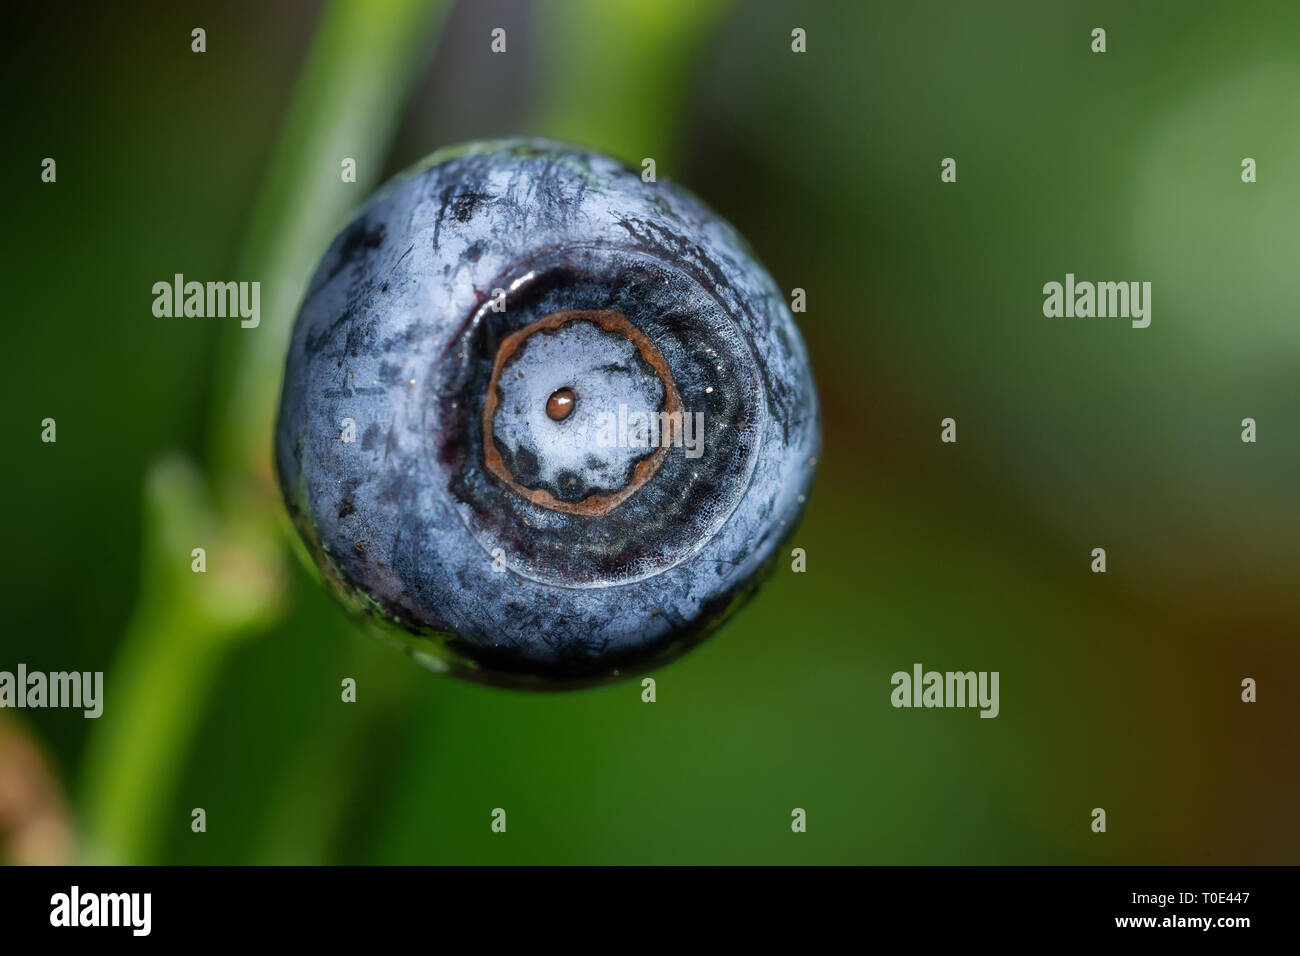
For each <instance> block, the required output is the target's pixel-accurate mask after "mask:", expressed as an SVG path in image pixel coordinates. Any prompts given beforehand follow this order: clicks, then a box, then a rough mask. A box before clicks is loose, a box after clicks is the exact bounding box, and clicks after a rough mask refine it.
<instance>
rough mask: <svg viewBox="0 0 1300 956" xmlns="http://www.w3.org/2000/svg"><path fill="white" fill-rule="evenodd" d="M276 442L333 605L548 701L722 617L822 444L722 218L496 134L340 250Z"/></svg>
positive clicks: (662, 656) (291, 363)
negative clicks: (549, 695)
mask: <svg viewBox="0 0 1300 956" xmlns="http://www.w3.org/2000/svg"><path fill="white" fill-rule="evenodd" d="M353 438H354V440H350V439H353ZM275 444H276V449H275V450H276V463H277V470H278V473H279V479H280V485H281V488H282V490H283V493H284V498H285V502H286V504H287V506H288V510H289V513H290V515H291V516H292V518H293V520H294V523H295V525H296V526H297V528H298V530H299V532H300V534H301V535H302V537H303V540H304V541H305V542H306V544H307V546H308V549H309V551H310V552H311V555H312V557H313V559H314V560H315V562H316V564H317V565H318V566H319V567H320V568H321V569H322V571H323V572H324V574H325V577H326V579H327V581H328V582H329V583H330V585H331V586H332V589H333V590H334V591H335V593H337V594H338V595H339V597H340V598H341V599H342V600H343V601H344V603H345V604H346V605H348V606H349V607H351V608H353V609H355V610H358V611H361V612H363V613H365V614H366V615H368V616H370V617H371V618H373V619H375V620H377V621H378V622H379V623H380V625H381V626H380V628H379V630H380V633H382V634H384V635H388V636H390V637H395V638H400V643H401V644H402V646H403V647H405V648H406V649H407V650H408V651H410V652H411V653H412V655H413V656H415V657H416V658H417V659H418V660H420V661H421V662H422V663H424V664H425V665H426V666H429V667H432V668H434V669H437V670H445V671H449V672H451V673H454V674H456V675H458V676H461V677H465V678H468V679H471V680H478V681H483V682H486V683H493V684H500V685H508V686H525V687H567V686H581V685H585V684H595V683H600V682H602V681H606V680H610V679H613V678H617V677H619V676H630V675H631V674H634V673H638V672H643V671H645V670H647V669H649V668H651V667H653V666H656V665H658V664H661V663H663V662H665V661H668V660H670V659H672V658H674V657H676V656H677V655H679V654H681V653H682V652H684V651H685V650H686V649H688V648H689V647H691V646H693V645H694V644H696V643H698V642H699V641H700V640H702V639H703V638H704V637H705V636H706V635H707V634H708V633H709V632H710V631H711V630H713V629H714V628H715V627H717V626H718V625H719V624H720V623H721V622H722V621H723V620H724V619H725V618H726V617H727V616H728V614H730V612H731V611H732V610H734V609H735V608H736V607H737V606H739V604H740V603H741V601H742V599H743V598H744V597H746V596H748V595H749V594H750V593H751V592H752V590H753V588H754V587H755V586H756V585H757V583H758V582H759V580H760V579H761V577H762V575H763V572H764V571H765V570H767V569H768V568H770V567H771V566H772V565H773V563H774V561H775V560H776V557H777V552H778V548H779V547H780V545H781V543H782V541H783V540H784V539H785V538H786V537H787V536H788V535H789V534H790V532H792V531H793V530H794V527H795V523H796V522H797V520H798V517H799V514H800V511H801V510H802V506H803V502H804V499H805V495H806V494H807V491H808V487H809V484H810V482H811V480H812V475H813V469H814V465H815V462H816V456H817V455H818V452H819V445H820V431H819V424H818V408H817V395H816V391H815V390H814V387H813V381H812V374H811V371H810V369H809V366H808V358H807V354H806V353H805V350H804V346H803V342H802V340H801V339H800V337H799V333H798V331H797V329H796V328H795V325H794V321H793V319H792V317H791V315H790V312H789V309H788V308H787V306H786V304H785V300H784V298H783V297H782V295H781V293H780V291H779V290H778V289H777V288H776V286H775V284H774V283H773V282H772V279H771V278H770V277H769V276H768V275H767V273H766V272H765V271H764V270H763V268H762V266H760V265H759V264H758V262H756V261H755V259H754V258H753V255H752V253H751V252H750V250H749V249H748V247H747V246H746V244H745V242H744V240H743V239H742V238H741V237H740V236H739V235H737V233H736V232H735V230H734V229H732V228H731V226H729V225H728V224H727V223H726V222H724V221H722V220H721V219H720V218H718V216H717V215H715V214H714V213H713V212H711V211H710V210H708V209H707V208H706V207H705V206H704V205H703V204H702V203H700V201H699V200H697V199H695V198H694V197H693V196H691V195H690V194H689V193H687V192H685V191H684V190H682V189H681V188H679V187H677V186H674V185H672V184H669V183H666V182H663V181H660V182H658V183H645V182H643V181H642V180H641V177H640V175H639V174H638V172H636V171H635V170H632V169H629V168H628V167H626V166H624V165H622V164H621V163H618V162H616V161H614V160H612V159H609V158H607V157H605V156H601V155H599V154H596V153H591V152H586V151H583V150H580V149H576V148H573V147H569V146H564V145H560V144H557V143H552V142H547V141H539V140H507V141H498V142H487V143H473V144H470V145H467V146H461V147H457V148H454V149H451V150H446V151H443V152H440V153H437V154H435V155H434V156H433V157H431V158H430V159H429V160H428V161H426V162H425V163H423V164H422V165H421V166H419V167H418V168H416V169H414V170H412V171H410V172H408V173H407V174H405V175H403V176H401V177H399V178H398V179H396V180H395V181H394V182H392V183H390V184H389V185H388V186H387V187H385V188H384V189H383V190H381V191H380V192H379V193H378V194H377V195H376V196H374V197H373V198H372V199H371V200H370V201H369V202H368V203H367V204H366V206H365V207H364V208H363V209H362V210H361V212H360V213H359V214H358V215H357V217H356V218H355V220H354V221H353V222H352V223H351V225H349V226H348V227H347V228H346V229H345V230H344V231H343V232H342V234H340V235H339V236H338V237H337V238H336V239H335V240H334V243H333V244H332V245H331V247H330V248H329V250H328V251H327V252H326V253H325V256H324V258H323V259H322V260H321V263H320V265H319V267H318V268H317V270H316V273H315V276H314V277H313V278H312V281H311V283H310V285H309V287H308V289H307V292H306V296H305V299H304V301H303V304H302V308H301V310H300V312H299V315H298V319H297V323H296V325H295V326H294V331H293V338H292V342H291V345H290V350H289V356H288V360H287V363H286V370H285V381H284V392H283V395H282V398H281V404H280V416H279V422H278V425H277V430H276V439H275Z"/></svg>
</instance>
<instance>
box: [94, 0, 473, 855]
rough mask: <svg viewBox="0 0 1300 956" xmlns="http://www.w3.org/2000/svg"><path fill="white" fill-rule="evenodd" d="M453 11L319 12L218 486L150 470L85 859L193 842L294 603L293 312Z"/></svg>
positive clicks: (227, 388)
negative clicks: (211, 746) (206, 714)
mask: <svg viewBox="0 0 1300 956" xmlns="http://www.w3.org/2000/svg"><path fill="white" fill-rule="evenodd" d="M448 5H449V4H448V0H336V2H334V3H332V4H331V5H330V6H329V7H328V8H327V10H326V12H325V13H324V15H323V17H322V19H321V23H320V26H319V28H318V30H317V34H316V37H315V39H314V41H313V43H312V48H311V51H310V53H309V54H308V58H307V62H306V64H305V66H304V69H303V73H302V76H301V78H300V80H299V84H298V87H297V89H296V91H295V94H294V100H293V105H292V107H291V109H290V112H289V116H288V119H287V121H286V124H285V128H284V131H283V133H282V135H281V138H280V141H279V143H278V146H277V148H276V150H275V153H274V155H273V157H272V160H271V164H270V168H269V171H268V174H267V179H266V181H265V184H264V186H263V189H262V192H261V194H260V196H259V198H258V201H257V204H256V206H255V210H254V215H253V219H252V223H251V226H250V230H249V235H248V237H247V241H246V243H245V245H244V247H243V248H244V251H243V255H242V257H241V260H240V261H241V264H240V266H239V269H238V271H237V273H236V275H237V278H238V279H239V280H240V281H257V282H260V283H261V291H262V297H261V309H260V312H261V321H260V324H259V325H258V326H257V327H256V328H248V329H244V328H238V327H236V328H235V329H234V330H233V331H232V332H231V334H232V335H233V336H235V342H234V348H233V350H232V351H231V353H230V355H229V356H228V360H227V361H226V363H225V367H224V369H223V372H222V374H221V375H220V376H219V378H218V387H217V393H216V395H215V398H214V409H215V420H214V429H213V444H212V448H211V455H210V460H209V461H210V465H211V468H212V474H213V476H214V477H215V479H216V480H214V481H212V482H209V483H208V485H207V486H206V487H205V485H204V483H203V482H202V481H201V480H200V479H199V478H198V476H197V474H196V473H195V472H194V471H193V469H192V468H190V467H189V466H187V465H185V464H184V463H182V462H176V461H166V462H162V463H160V464H159V465H158V466H157V467H155V468H154V469H153V470H152V472H151V475H150V479H149V483H148V488H147V492H146V503H145V525H146V528H145V535H144V538H143V540H142V548H143V555H142V562H143V569H144V570H143V573H142V575H141V594H140V597H139V600H138V603H137V607H136V610H135V613H134V616H133V618H132V620H131V623H130V625H129V626H128V628H127V633H126V635H125V637H124V639H123V642H122V645H121V647H120V649H119V657H118V660H117V661H116V662H115V664H114V666H113V668H112V670H111V672H110V673H109V675H108V677H109V681H108V688H107V689H106V694H105V706H104V715H103V716H102V717H101V718H100V720H99V722H98V725H97V726H96V727H95V732H94V733H93V735H92V737H91V740H90V742H89V746H88V752H87V755H86V763H85V771H84V785H85V788H86V790H85V812H86V826H87V832H88V836H87V840H88V853H89V855H90V858H91V859H94V860H96V861H100V862H114V863H148V862H152V861H153V860H154V858H155V856H156V853H157V849H158V846H159V845H160V840H161V836H162V834H164V833H166V832H177V833H188V832H189V830H188V825H189V817H188V815H186V816H185V817H184V818H181V819H168V818H167V811H168V808H169V806H170V802H171V799H172V797H173V794H174V791H175V785H176V781H177V777H178V775H179V772H180V770H181V769H182V767H183V763H184V756H185V754H186V752H187V751H188V749H189V745H190V741H191V740H192V738H193V735H194V731H195V729H196V728H197V726H198V723H199V721H200V719H201V716H202V714H203V711H204V702H205V701H206V699H207V696H208V691H209V689H210V687H211V685H212V683H213V681H214V680H215V679H216V676H217V675H218V674H219V671H220V666H221V663H222V661H223V659H224V657H225V655H226V653H227V652H228V651H229V650H230V649H231V647H233V646H234V644H235V642H236V641H237V640H238V639H239V638H240V637H241V636H246V635H249V634H251V633H254V632H255V631H256V630H258V629H259V628H265V627H266V626H267V625H268V624H269V623H270V622H271V621H273V620H274V619H275V617H276V615H277V614H278V612H279V611H280V609H281V606H282V604H283V601H284V593H283V591H284V588H283V580H284V574H283V568H282V561H283V557H284V547H283V540H282V538H281V525H280V518H279V506H278V499H277V496H276V494H275V491H274V482H273V480H272V477H271V465H270V447H271V434H272V427H273V423H274V419H275V409H276V404H277V402H276V400H277V396H278V392H279V387H280V378H281V374H282V372H283V365H284V357H285V353H286V350H287V348H288V341H289V334H290V331H291V329H292V326H293V319H294V311H295V307H296V305H297V302H298V298H299V297H300V295H301V294H302V291H303V289H304V287H305V285H306V283H307V280H308V279H309V277H310V273H311V269H312V266H313V265H314V264H315V262H316V260H317V258H318V257H319V256H320V254H321V252H323V250H324V248H325V246H326V245H327V244H328V243H329V241H330V240H331V239H332V238H333V236H334V234H335V233H336V232H337V230H338V228H339V227H340V226H341V225H342V224H343V221H344V219H345V217H346V215H347V213H348V212H349V210H351V209H352V208H353V207H355V206H356V205H358V204H360V202H361V201H362V200H363V199H364V198H365V197H366V196H367V195H368V193H369V192H370V189H371V187H372V186H373V185H374V184H375V183H376V182H378V179H379V176H380V174H381V172H382V165H383V161H384V157H385V156H386V154H387V152H388V148H389V145H390V141H391V139H392V136H393V133H394V131H395V130H396V127H397V123H398V121H399V119H400V116H401V110H402V107H403V105H404V103H405V100H406V95H407V93H408V92H409V89H410V86H411V83H412V81H413V80H414V78H415V77H416V76H418V75H419V73H420V71H421V70H422V68H423V66H424V64H425V62H426V60H427V57H428V56H429V55H431V54H432V52H433V48H434V46H435V45H436V41H437V35H438V28H439V25H440V23H441V20H442V18H443V17H444V16H445V14H446V11H447V8H448ZM345 158H346V159H353V160H355V161H356V179H357V181H356V182H355V183H350V182H344V181H343V179H342V176H341V171H342V165H341V164H342V161H343V160H344V159H345ZM195 547H203V548H205V550H206V552H207V560H208V562H209V563H210V567H209V568H208V569H207V571H206V572H204V573H195V572H193V571H192V570H191V566H190V563H191V560H192V559H191V551H192V549H193V548H195ZM182 828H184V829H182Z"/></svg>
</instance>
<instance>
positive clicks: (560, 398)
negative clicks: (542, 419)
mask: <svg viewBox="0 0 1300 956" xmlns="http://www.w3.org/2000/svg"><path fill="white" fill-rule="evenodd" d="M574 400H575V397H574V394H573V389H571V388H560V389H556V390H555V391H554V392H552V393H551V397H550V398H548V399H547V400H546V414H547V415H549V416H550V417H551V419H552V420H553V421H557V422H559V421H563V420H564V419H566V418H568V417H569V413H570V412H572V411H573V403H574Z"/></svg>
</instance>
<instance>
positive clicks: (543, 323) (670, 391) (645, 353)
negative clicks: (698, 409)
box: [483, 309, 682, 517]
mask: <svg viewBox="0 0 1300 956" xmlns="http://www.w3.org/2000/svg"><path fill="white" fill-rule="evenodd" d="M570 322H590V323H592V324H593V325H596V326H599V327H600V328H602V329H604V330H605V331H606V332H618V333H620V334H622V335H625V336H627V339H628V341H630V342H631V343H632V344H633V345H635V346H636V347H637V350H638V351H639V352H640V353H641V358H642V359H644V360H645V363H646V364H647V365H649V366H650V368H651V369H653V370H654V373H655V374H656V375H658V376H659V380H660V381H661V382H662V383H663V386H664V407H663V411H664V413H665V414H666V415H667V421H668V428H667V435H661V436H660V441H659V447H658V448H656V449H655V450H654V452H653V453H652V454H651V455H649V456H648V457H646V458H643V459H642V460H641V461H639V462H637V464H636V467H635V468H634V469H633V471H632V478H631V480H630V481H629V482H628V483H627V484H626V485H624V486H623V487H622V488H620V489H618V490H617V491H615V492H612V493H610V494H603V495H588V496H587V497H586V498H583V499H582V500H581V501H573V502H569V501H561V500H560V499H559V498H556V497H555V496H554V495H553V494H551V493H550V492H549V491H547V490H546V489H545V488H526V487H524V486H523V485H521V484H520V483H519V482H518V481H517V480H516V479H515V476H514V475H513V474H512V473H511V471H510V469H509V468H507V467H506V464H505V462H504V461H503V460H502V458H501V452H499V451H498V450H497V446H496V443H495V442H494V441H493V440H492V419H493V418H494V417H495V415H496V410H497V405H498V404H499V403H500V401H501V399H500V397H499V396H498V394H497V383H498V382H499V381H500V379H501V370H502V369H503V368H504V367H505V364H506V362H508V361H509V360H510V358H511V357H512V356H513V355H514V354H515V353H516V352H518V351H519V349H520V348H522V347H523V344H524V342H525V341H526V340H527V339H528V337H529V336H530V335H532V334H533V333H534V332H542V331H548V330H553V329H558V328H559V327H560V326H562V325H567V324H568V323H570ZM570 407H572V406H570ZM566 414H567V413H566ZM681 418H682V400H681V397H680V396H679V395H678V394H677V385H676V384H675V383H674V382H673V375H672V372H671V371H669V368H668V362H667V360H665V359H664V357H663V354H662V353H661V352H660V351H659V349H657V348H656V347H655V344H654V343H653V342H651V341H650V340H649V339H648V338H646V336H645V334H644V333H643V332H642V331H641V330H640V329H638V328H637V327H636V326H635V325H633V324H632V323H631V322H629V321H628V318H627V316H625V315H624V314H623V313H622V312H619V311H618V310H617V309H590V310H582V309H565V310H563V311H561V312H552V313H551V314H550V315H545V316H542V318H540V319H538V320H537V321H536V322H531V323H529V324H528V325H526V326H524V327H523V328H522V329H519V330H518V331H516V332H512V333H510V334H509V335H507V336H506V337H505V338H504V339H503V340H502V341H501V347H500V348H498V349H497V355H496V360H495V361H494V362H493V363H492V377H491V378H490V379H489V380H488V387H487V397H486V400H485V401H484V403H483V464H484V465H485V466H487V469H488V471H490V472H492V474H494V475H496V476H497V477H498V478H500V479H501V480H502V481H503V482H505V483H506V485H508V486H509V487H510V489H511V490H512V491H514V492H515V494H517V495H519V496H520V497H522V498H524V499H526V500H528V501H530V502H532V503H533V504H535V505H540V506H541V507H543V508H549V509H550V510H552V511H560V512H563V513H565V514H576V515H588V516H590V517H600V516H601V515H605V514H609V512H611V511H613V510H614V509H615V508H617V507H618V506H619V505H621V504H622V503H623V502H624V501H626V500H627V499H628V498H630V497H632V495H634V494H635V493H636V491H637V489H639V488H640V487H641V486H642V485H644V484H645V483H646V482H647V481H649V480H650V479H651V478H653V477H654V474H655V472H657V471H658V470H659V466H660V465H661V464H663V460H664V456H665V455H667V454H668V447H669V446H670V445H671V444H672V443H673V438H674V430H675V429H676V428H677V427H679V426H678V425H677V423H678V422H680V421H681Z"/></svg>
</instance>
